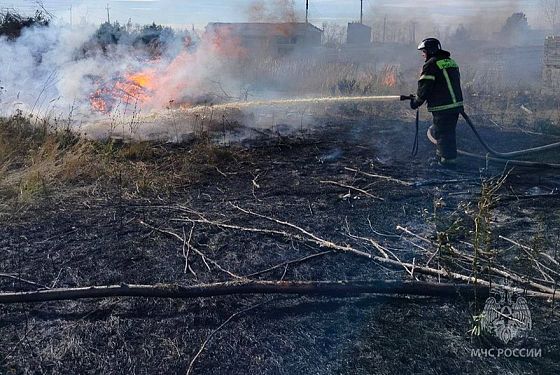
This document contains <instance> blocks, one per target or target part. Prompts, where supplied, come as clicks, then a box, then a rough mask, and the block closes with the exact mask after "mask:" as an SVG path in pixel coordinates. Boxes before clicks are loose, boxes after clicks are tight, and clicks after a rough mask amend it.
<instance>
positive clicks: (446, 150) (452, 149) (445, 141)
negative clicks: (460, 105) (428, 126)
mask: <svg viewBox="0 0 560 375" xmlns="http://www.w3.org/2000/svg"><path fill="white" fill-rule="evenodd" d="M432 115H433V117H434V126H433V136H434V138H435V139H436V140H437V150H436V153H437V156H439V157H440V158H445V159H456V158H457V139H456V135H455V131H456V129H457V121H458V120H459V112H458V111H440V112H432Z"/></svg>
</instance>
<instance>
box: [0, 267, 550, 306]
mask: <svg viewBox="0 0 560 375" xmlns="http://www.w3.org/2000/svg"><path fill="white" fill-rule="evenodd" d="M417 270H418V269H416V268H415V272H416V271H417ZM493 286H494V287H500V288H503V289H507V290H511V291H513V292H515V293H519V294H524V295H526V296H528V297H534V298H539V299H545V300H552V298H553V294H549V293H541V292H535V291H525V290H523V289H520V288H513V287H507V286H498V285H495V284H494V285H493ZM489 288H490V286H489V285H481V284H450V283H449V284H445V283H429V282H420V281H397V280H372V281H232V282H223V283H215V284H202V285H192V286H183V285H177V284H155V285H127V284H121V285H110V286H90V287H83V288H57V289H49V290H39V291H33V292H16V293H0V304H10V303H32V302H47V301H62V300H78V299H83V298H111V297H145V298H177V299H189V298H200V297H215V296H225V295H246V294H294V295H322V296H337V297H350V296H356V295H361V294H381V295H410V296H425V297H442V298H453V297H457V296H461V297H464V298H471V297H474V296H475V294H476V295H477V296H479V297H481V298H484V297H485V296H487V295H488V294H489V292H490V290H489Z"/></svg>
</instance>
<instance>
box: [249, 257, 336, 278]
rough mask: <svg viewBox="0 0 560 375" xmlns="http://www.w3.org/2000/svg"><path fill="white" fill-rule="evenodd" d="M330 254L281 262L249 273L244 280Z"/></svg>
mask: <svg viewBox="0 0 560 375" xmlns="http://www.w3.org/2000/svg"><path fill="white" fill-rule="evenodd" d="M332 253H334V251H332V250H328V251H323V252H321V253H317V254H312V255H308V256H305V257H303V258H299V259H295V260H289V261H287V262H282V263H280V264H277V265H275V266H272V267H269V268H267V269H264V270H262V271H258V272H253V273H251V274H249V275H246V276H245V277H246V278H250V277H255V276H259V275H262V274H265V273H268V272H271V271H274V270H276V269H278V268H282V267H288V266H291V265H292V264H299V263H303V262H306V261H308V260H311V259H315V258H318V257H320V256H323V255H327V254H332Z"/></svg>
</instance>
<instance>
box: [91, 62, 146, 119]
mask: <svg viewBox="0 0 560 375" xmlns="http://www.w3.org/2000/svg"><path fill="white" fill-rule="evenodd" d="M154 80H155V79H154V73H153V72H152V71H144V72H138V73H126V74H124V75H123V77H118V78H115V79H112V80H111V81H108V82H103V81H101V80H100V81H98V85H99V86H100V87H99V88H98V89H97V90H95V92H94V93H93V94H91V96H90V104H91V107H92V109H93V110H94V111H97V112H102V113H108V112H111V110H113V108H114V107H115V106H116V105H118V104H125V105H130V104H134V105H136V104H142V103H145V102H146V101H147V100H149V99H150V94H151V91H152V90H153V89H154V87H155V84H154Z"/></svg>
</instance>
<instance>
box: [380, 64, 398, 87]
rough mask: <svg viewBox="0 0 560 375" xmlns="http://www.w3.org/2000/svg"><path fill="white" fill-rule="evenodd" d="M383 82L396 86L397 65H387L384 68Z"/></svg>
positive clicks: (385, 84) (386, 84)
mask: <svg viewBox="0 0 560 375" xmlns="http://www.w3.org/2000/svg"><path fill="white" fill-rule="evenodd" d="M381 83H382V84H383V85H384V86H387V87H395V86H397V83H398V78H397V67H396V66H394V65H389V66H386V67H385V68H384V69H383V73H382V78H381Z"/></svg>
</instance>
